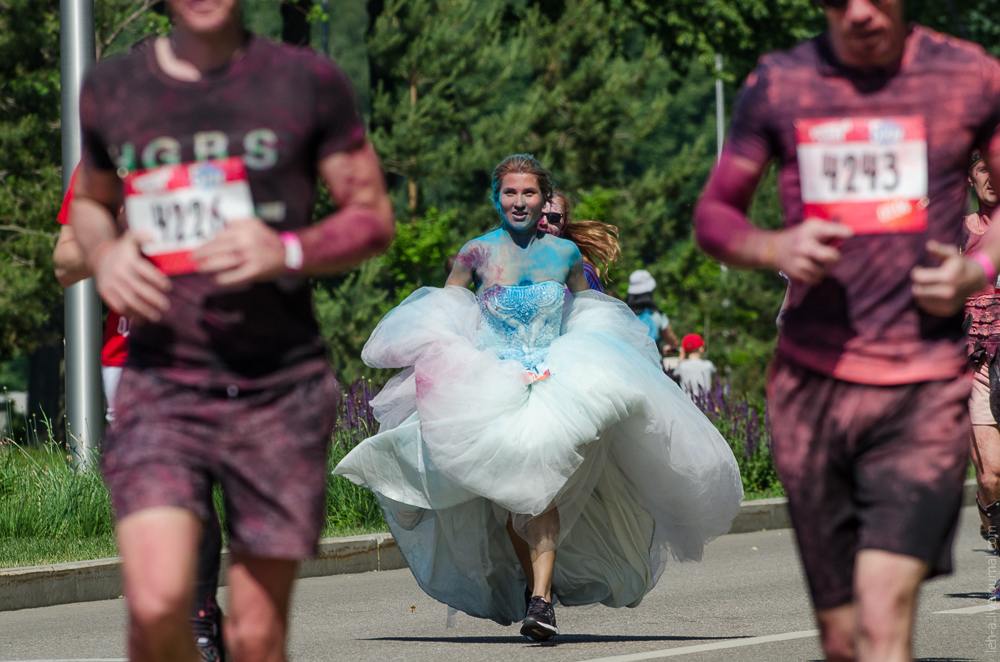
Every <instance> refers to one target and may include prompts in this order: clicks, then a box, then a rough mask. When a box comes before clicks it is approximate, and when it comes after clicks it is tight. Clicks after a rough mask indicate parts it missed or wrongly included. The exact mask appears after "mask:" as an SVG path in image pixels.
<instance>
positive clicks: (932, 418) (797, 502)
mask: <svg viewBox="0 0 1000 662" xmlns="http://www.w3.org/2000/svg"><path fill="white" fill-rule="evenodd" d="M970 387H971V384H970V380H969V378H968V376H967V375H962V376H961V377H957V378H954V379H950V380H942V381H931V382H919V383H915V384H905V385H899V386H870V385H866V384H855V383H850V382H844V381H841V380H838V379H834V378H833V377H828V376H826V375H822V374H819V373H816V372H812V371H810V370H807V369H805V368H801V367H799V366H795V365H792V364H789V363H787V362H783V361H781V360H780V359H778V360H776V361H775V363H774V365H773V366H772V369H771V376H770V380H769V384H768V405H769V407H770V410H771V433H772V439H773V443H774V457H775V461H776V463H777V467H778V473H779V475H780V476H781V481H782V483H783V484H784V486H785V490H786V492H787V494H788V508H789V513H790V515H791V519H792V524H793V526H794V527H795V535H796V539H797V540H798V544H799V553H800V556H801V559H802V565H803V567H804V568H805V574H806V578H807V580H808V583H809V590H810V593H811V595H812V599H813V604H814V605H815V607H816V609H818V610H823V609H832V608H834V607H839V606H841V605H844V604H847V603H850V602H851V601H852V600H853V583H854V563H855V557H856V555H857V553H858V552H859V551H860V550H864V549H877V550H883V551H887V552H894V553H896V554H902V555H905V556H910V557H914V558H917V559H919V560H921V561H924V562H926V563H927V564H928V565H929V566H930V571H931V576H933V575H939V574H947V573H949V572H951V568H952V560H951V545H952V541H953V539H954V536H955V527H956V525H957V522H958V512H959V508H960V506H961V501H962V483H963V481H964V479H965V474H966V470H967V468H968V466H969V450H968V449H969V435H970V434H971V432H972V429H971V426H970V424H969V409H968V399H969V390H970Z"/></svg>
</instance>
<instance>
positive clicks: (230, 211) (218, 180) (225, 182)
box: [123, 157, 254, 275]
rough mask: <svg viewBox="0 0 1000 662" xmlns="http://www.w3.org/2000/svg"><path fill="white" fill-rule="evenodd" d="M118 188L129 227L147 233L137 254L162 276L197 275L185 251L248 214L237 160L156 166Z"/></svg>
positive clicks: (247, 193)
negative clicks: (123, 201)
mask: <svg viewBox="0 0 1000 662" xmlns="http://www.w3.org/2000/svg"><path fill="white" fill-rule="evenodd" d="M123 184H124V188H125V214H126V217H127V219H128V225H129V228H130V229H132V230H137V231H142V232H144V233H146V234H147V235H149V237H150V238H151V240H150V241H149V242H147V243H144V244H143V246H142V251H143V253H145V254H146V255H147V256H148V257H149V259H150V260H152V262H153V263H154V264H155V265H156V266H158V267H159V268H160V269H161V270H162V271H163V272H164V273H166V274H168V275H177V274H185V273H192V272H194V271H197V265H196V264H195V262H194V261H193V260H192V259H191V253H193V252H194V251H195V250H197V249H198V248H199V247H200V246H202V245H204V244H205V243H206V242H208V240H210V239H211V238H212V237H214V236H215V235H217V234H218V233H219V232H221V231H222V229H223V228H224V227H225V226H226V223H229V222H232V221H237V220H244V219H249V218H251V217H253V215H254V208H253V198H252V197H251V195H250V185H249V184H248V183H247V178H246V168H245V166H244V165H243V159H241V158H239V157H230V158H226V159H215V160H211V161H198V162H196V163H181V164H177V165H164V166H159V167H157V168H151V169H149V170H143V171H140V172H135V173H132V174H130V175H128V176H127V177H125V179H124V181H123Z"/></svg>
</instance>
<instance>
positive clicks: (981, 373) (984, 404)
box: [969, 361, 997, 426]
mask: <svg viewBox="0 0 1000 662" xmlns="http://www.w3.org/2000/svg"><path fill="white" fill-rule="evenodd" d="M969 416H970V417H971V418H972V424H973V425H993V426H996V424H997V422H996V419H995V418H993V411H992V410H991V409H990V364H989V361H983V364H982V365H981V366H979V370H977V371H976V372H975V373H974V374H973V379H972V395H970V396H969Z"/></svg>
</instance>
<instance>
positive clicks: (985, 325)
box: [965, 152, 1000, 600]
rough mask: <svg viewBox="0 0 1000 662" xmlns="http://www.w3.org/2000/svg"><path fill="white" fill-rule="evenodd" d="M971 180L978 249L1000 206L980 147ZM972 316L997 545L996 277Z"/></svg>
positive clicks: (980, 477)
mask: <svg viewBox="0 0 1000 662" xmlns="http://www.w3.org/2000/svg"><path fill="white" fill-rule="evenodd" d="M969 185H970V186H971V187H972V190H973V192H974V193H975V196H976V202H977V203H978V205H979V209H978V210H977V211H975V212H974V213H972V214H969V215H968V216H966V217H965V231H966V234H967V235H968V240H967V241H966V244H965V252H966V253H974V252H975V251H976V250H977V249H978V248H979V243H980V241H981V240H982V238H983V236H984V235H985V234H986V230H987V229H988V228H989V226H990V217H991V215H992V214H993V212H994V210H996V208H997V194H996V191H995V190H994V189H993V184H992V183H991V181H990V173H989V170H988V169H987V168H986V163H985V162H984V161H983V158H982V155H981V154H980V153H979V152H975V153H973V155H972V161H971V162H970V164H969ZM965 312H966V314H967V318H968V333H969V356H970V358H971V359H972V364H973V368H974V369H975V376H974V380H973V384H972V396H971V397H970V398H969V414H970V416H971V418H972V433H973V434H972V463H973V464H974V465H975V467H976V482H977V483H979V490H978V492H977V494H976V505H978V506H979V514H980V518H981V519H982V522H983V526H982V527H981V528H980V532H981V533H982V536H983V538H985V539H986V540H987V541H989V542H990V544H991V546H992V547H994V549H995V548H996V540H997V536H998V535H1000V428H998V427H997V414H996V413H994V412H998V411H1000V406H998V405H1000V363H998V358H1000V357H998V354H1000V352H998V351H997V350H998V349H1000V289H998V288H997V283H996V282H993V283H990V284H989V285H987V286H986V288H984V289H983V290H982V291H981V292H977V293H976V294H975V296H973V297H971V298H970V299H969V300H968V302H967V303H966V305H965ZM998 597H1000V579H998V580H997V582H996V583H995V585H994V586H993V588H992V590H991V591H990V599H991V600H996V599H997V598H998Z"/></svg>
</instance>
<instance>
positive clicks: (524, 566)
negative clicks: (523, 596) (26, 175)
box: [507, 517, 535, 593]
mask: <svg viewBox="0 0 1000 662" xmlns="http://www.w3.org/2000/svg"><path fill="white" fill-rule="evenodd" d="M507 536H508V537H509V538H510V543H511V544H512V545H513V546H514V553H515V554H516V555H517V560H518V561H519V562H520V563H521V570H522V571H524V578H525V579H526V580H527V582H528V592H529V593H530V592H531V591H532V590H533V589H534V587H535V576H534V571H533V570H532V568H531V548H530V547H528V543H527V542H525V541H524V538H522V537H521V536H519V535H517V531H515V530H514V518H513V517H508V518H507Z"/></svg>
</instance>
